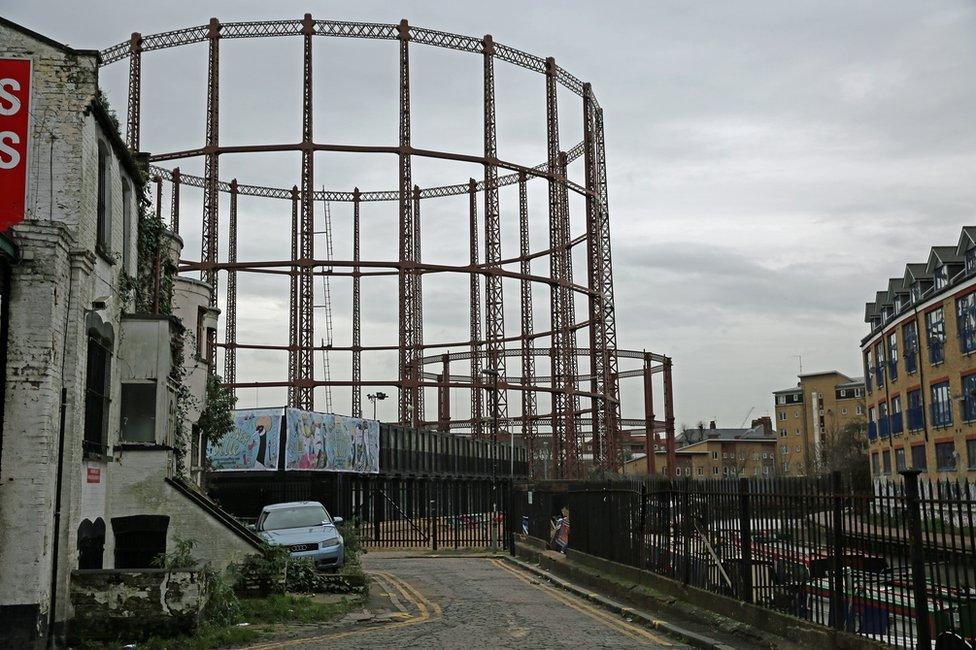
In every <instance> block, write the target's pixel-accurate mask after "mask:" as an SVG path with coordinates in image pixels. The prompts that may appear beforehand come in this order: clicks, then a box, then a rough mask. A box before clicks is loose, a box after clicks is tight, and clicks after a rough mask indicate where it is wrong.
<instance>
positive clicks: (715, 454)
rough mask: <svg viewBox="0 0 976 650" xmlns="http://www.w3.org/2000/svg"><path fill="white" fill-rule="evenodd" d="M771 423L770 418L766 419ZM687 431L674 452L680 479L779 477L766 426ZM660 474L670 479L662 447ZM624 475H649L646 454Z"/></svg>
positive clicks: (628, 466)
mask: <svg viewBox="0 0 976 650" xmlns="http://www.w3.org/2000/svg"><path fill="white" fill-rule="evenodd" d="M764 420H765V422H766V423H768V422H769V418H764ZM714 424H715V423H714V422H713V423H712V426H711V427H709V428H707V429H688V430H686V431H683V432H682V433H681V434H679V435H678V438H677V443H678V444H679V446H678V447H677V449H676V450H675V465H676V467H677V470H678V471H677V476H678V478H682V477H688V478H698V479H703V478H737V477H739V478H748V477H752V478H754V477H761V478H772V477H773V476H774V475H775V473H776V466H775V456H776V454H775V449H774V447H775V446H776V436H775V435H773V433H772V431H771V430H769V429H767V427H766V426H764V424H759V425H757V426H754V427H752V428H749V429H719V428H716V427H715V426H714ZM655 461H656V465H655V467H657V470H658V473H659V474H660V475H662V476H667V464H668V457H667V453H666V452H665V450H664V447H663V445H661V446H659V448H658V449H657V451H656V452H655ZM623 473H624V474H628V475H637V474H645V475H646V474H647V460H646V457H645V456H644V454H639V455H637V456H635V457H634V458H633V459H632V460H629V461H627V462H626V463H625V464H624V467H623Z"/></svg>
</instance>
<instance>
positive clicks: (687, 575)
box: [681, 478, 693, 584]
mask: <svg viewBox="0 0 976 650" xmlns="http://www.w3.org/2000/svg"><path fill="white" fill-rule="evenodd" d="M691 485H692V483H691V480H690V479H688V478H686V479H685V480H684V482H683V483H682V487H683V489H682V490H681V537H682V541H683V542H684V544H683V546H684V549H683V554H684V561H683V562H682V565H683V566H684V571H683V572H682V581H683V582H684V583H685V584H688V583H689V582H691V536H692V534H693V531H692V521H691Z"/></svg>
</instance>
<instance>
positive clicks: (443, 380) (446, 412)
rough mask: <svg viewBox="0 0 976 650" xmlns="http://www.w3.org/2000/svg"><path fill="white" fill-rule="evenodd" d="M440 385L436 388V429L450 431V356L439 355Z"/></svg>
mask: <svg viewBox="0 0 976 650" xmlns="http://www.w3.org/2000/svg"><path fill="white" fill-rule="evenodd" d="M439 382H440V386H438V388H437V430H438V431H443V432H444V433H450V431H451V388H450V382H451V357H450V355H448V354H442V355H441V374H440V379H439Z"/></svg>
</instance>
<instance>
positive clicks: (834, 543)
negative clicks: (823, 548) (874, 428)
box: [830, 472, 928, 647]
mask: <svg viewBox="0 0 976 650" xmlns="http://www.w3.org/2000/svg"><path fill="white" fill-rule="evenodd" d="M842 489H843V483H842V480H841V475H840V472H831V474H830V497H831V504H832V510H833V512H832V513H831V515H832V516H831V521H832V524H833V530H832V531H831V533H832V534H831V538H832V539H831V542H830V549H831V574H832V575H831V577H830V618H831V621H832V623H833V626H834V628H836V629H838V630H843V629H845V627H846V625H845V624H846V621H847V603H846V598H845V594H844V495H843V492H842ZM925 647H928V646H925Z"/></svg>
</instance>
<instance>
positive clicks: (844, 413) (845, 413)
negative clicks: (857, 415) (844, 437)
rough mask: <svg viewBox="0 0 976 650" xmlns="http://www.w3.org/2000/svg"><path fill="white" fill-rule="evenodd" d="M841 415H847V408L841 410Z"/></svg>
mask: <svg viewBox="0 0 976 650" xmlns="http://www.w3.org/2000/svg"><path fill="white" fill-rule="evenodd" d="M840 414H841V415H847V407H846V406H845V407H844V408H842V409H841V410H840Z"/></svg>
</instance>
